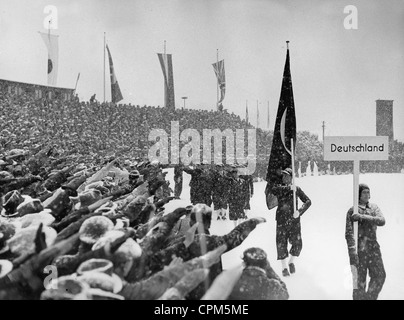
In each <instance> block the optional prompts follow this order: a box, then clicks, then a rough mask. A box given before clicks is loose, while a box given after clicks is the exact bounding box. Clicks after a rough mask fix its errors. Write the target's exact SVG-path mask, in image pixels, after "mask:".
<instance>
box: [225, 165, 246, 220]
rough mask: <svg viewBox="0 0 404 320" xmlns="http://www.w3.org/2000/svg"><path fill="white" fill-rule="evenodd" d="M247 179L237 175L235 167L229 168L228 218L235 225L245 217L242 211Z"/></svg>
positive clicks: (244, 202)
mask: <svg viewBox="0 0 404 320" xmlns="http://www.w3.org/2000/svg"><path fill="white" fill-rule="evenodd" d="M247 188H248V187H247V181H246V180H244V179H241V178H240V177H239V176H238V169H237V167H235V166H234V167H233V168H232V170H231V179H230V183H229V219H230V220H232V221H233V222H234V225H235V226H237V224H238V222H239V220H242V219H246V215H245V212H244V208H245V204H246V200H247V198H246V189H247Z"/></svg>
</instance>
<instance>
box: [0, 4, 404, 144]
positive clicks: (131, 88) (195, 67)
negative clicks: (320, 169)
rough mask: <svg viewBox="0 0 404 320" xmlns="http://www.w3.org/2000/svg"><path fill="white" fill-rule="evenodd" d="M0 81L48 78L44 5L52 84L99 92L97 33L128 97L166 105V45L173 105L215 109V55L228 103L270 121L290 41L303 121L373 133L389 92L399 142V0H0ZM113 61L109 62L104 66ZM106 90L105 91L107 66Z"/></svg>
mask: <svg viewBox="0 0 404 320" xmlns="http://www.w3.org/2000/svg"><path fill="white" fill-rule="evenodd" d="M0 3H1V6H0V78H1V79H9V80H17V81H24V82H33V83H40V84H46V79H47V75H46V68H47V52H46V47H45V44H44V43H43V41H42V39H41V38H40V36H39V35H38V31H43V32H46V29H45V28H44V20H46V17H47V14H45V13H44V8H45V6H47V5H54V6H56V8H57V16H58V21H57V22H58V29H57V30H52V33H53V34H58V35H59V72H58V73H59V75H58V85H59V86H64V87H70V88H73V87H74V85H75V81H76V78H77V74H78V73H79V72H80V73H81V77H80V81H79V83H78V88H77V92H78V94H79V97H80V98H81V99H85V100H88V99H89V98H90V96H91V95H92V94H93V93H96V94H97V99H98V100H102V99H103V57H104V55H103V41H104V39H103V36H104V31H105V32H106V35H107V43H108V46H109V48H110V50H111V54H112V58H113V61H114V65H115V71H116V76H117V79H118V81H119V84H120V87H121V91H122V94H123V96H124V100H123V101H122V103H132V104H140V105H144V104H147V105H155V106H157V105H160V106H162V105H163V104H164V90H163V88H164V87H163V75H162V71H161V67H160V64H159V61H158V58H157V54H156V53H158V52H163V45H164V40H166V41H167V53H172V54H173V68H174V84H175V96H176V105H177V107H182V106H183V100H181V97H182V96H187V97H188V100H187V101H186V106H187V107H189V108H195V109H212V108H214V107H215V103H216V77H215V74H214V71H213V67H212V63H214V62H215V61H216V49H219V59H224V60H225V70H226V83H227V91H226V98H225V100H224V102H223V104H224V107H225V108H227V109H228V110H229V111H230V112H232V111H233V112H235V113H236V114H239V115H240V116H242V117H244V116H245V105H246V100H248V104H249V106H250V121H251V122H252V123H253V124H254V125H255V124H256V105H257V100H258V101H259V109H260V115H261V117H260V126H261V127H262V128H266V117H267V116H266V113H267V105H268V102H269V107H270V127H271V129H273V126H274V119H275V115H276V110H277V107H278V101H279V95H280V86H281V81H282V73H283V67H284V63H285V56H286V44H285V41H286V40H289V41H290V54H291V72H292V81H293V89H294V95H295V106H296V117H297V126H298V128H297V129H298V130H309V131H311V132H313V133H316V134H319V136H320V138H321V132H322V128H321V125H322V121H325V123H326V135H346V136H348V135H375V134H376V129H375V123H376V117H375V109H376V103H375V100H377V99H387V100H394V132H395V138H396V139H399V140H400V141H404V125H403V119H404V90H403V88H404V86H403V85H404V58H403V54H404V36H403V33H404V1H402V0H389V1H380V0H363V1H353V0H352V1H351V0H345V1H340V0H332V1H331V0H321V1H320V0H318V1H315V0H314V1H313V0H310V1H303V0H294V1H287V0H279V1H277V0H203V1H202V0H119V1H112V0H85V1H83V0H69V1H66V0H65V1H59V0H53V1H48V0H47V1H41V0H35V1H32V0H12V1H11V0H0ZM347 5H354V6H356V8H357V10H358V29H357V30H346V29H345V28H344V19H345V18H346V17H347V15H348V14H347V13H344V8H345V6H347ZM107 70H108V68H107ZM106 79H107V99H108V100H109V99H110V90H109V75H107V77H106Z"/></svg>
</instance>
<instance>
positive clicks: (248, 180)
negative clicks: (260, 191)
mask: <svg viewBox="0 0 404 320" xmlns="http://www.w3.org/2000/svg"><path fill="white" fill-rule="evenodd" d="M240 178H241V179H243V180H244V183H243V193H242V197H243V198H244V213H245V215H244V219H248V212H249V211H250V210H251V206H250V199H251V198H252V196H253V195H254V180H253V177H252V176H251V175H240Z"/></svg>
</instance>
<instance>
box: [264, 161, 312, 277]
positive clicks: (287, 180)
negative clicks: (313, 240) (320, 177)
mask: <svg viewBox="0 0 404 320" xmlns="http://www.w3.org/2000/svg"><path fill="white" fill-rule="evenodd" d="M271 192H272V193H273V194H274V195H275V196H276V197H277V198H278V208H277V210H276V247H277V252H278V260H281V261H282V275H283V276H284V277H287V276H290V273H295V272H296V267H295V263H294V260H295V258H296V257H298V256H299V255H300V252H301V251H302V247H303V241H302V235H301V226H300V217H301V216H302V215H303V214H304V213H305V211H306V210H307V209H308V208H309V207H310V206H311V200H310V199H309V197H308V196H307V195H306V194H305V193H304V192H303V190H302V189H301V188H300V187H298V186H296V208H297V207H298V199H300V200H301V201H302V202H303V205H302V207H301V208H299V209H298V210H296V211H295V212H294V206H293V186H292V169H290V168H286V169H285V170H283V171H282V184H275V185H273V186H272V187H271ZM288 242H290V244H291V245H292V247H291V249H290V255H291V257H290V260H289V270H288V268H287V262H286V260H287V258H288V256H289V253H288ZM289 271H290V273H289Z"/></svg>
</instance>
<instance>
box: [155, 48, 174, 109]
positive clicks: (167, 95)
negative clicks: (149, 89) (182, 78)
mask: <svg viewBox="0 0 404 320" xmlns="http://www.w3.org/2000/svg"><path fill="white" fill-rule="evenodd" d="M157 56H158V58H159V61H160V65H161V69H162V70H163V77H164V106H165V107H166V108H170V109H174V108H175V95H174V76H173V60H172V55H171V54H165V53H158V54H157Z"/></svg>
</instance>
